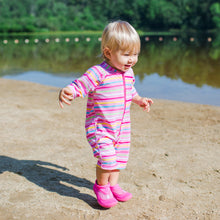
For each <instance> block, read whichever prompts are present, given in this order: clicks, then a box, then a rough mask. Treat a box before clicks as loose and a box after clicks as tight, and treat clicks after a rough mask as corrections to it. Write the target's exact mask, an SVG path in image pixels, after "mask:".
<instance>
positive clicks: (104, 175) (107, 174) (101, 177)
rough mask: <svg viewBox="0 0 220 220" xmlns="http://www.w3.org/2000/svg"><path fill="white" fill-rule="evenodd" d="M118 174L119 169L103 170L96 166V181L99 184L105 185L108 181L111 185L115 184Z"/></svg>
mask: <svg viewBox="0 0 220 220" xmlns="http://www.w3.org/2000/svg"><path fill="white" fill-rule="evenodd" d="M119 174H120V171H119V170H103V169H101V168H99V167H96V178H97V183H98V184H99V185H101V186H103V185H107V184H108V183H110V185H111V186H114V185H116V184H117V183H118V178H119Z"/></svg>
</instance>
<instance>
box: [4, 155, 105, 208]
mask: <svg viewBox="0 0 220 220" xmlns="http://www.w3.org/2000/svg"><path fill="white" fill-rule="evenodd" d="M46 166H47V167H46ZM48 167H51V168H48ZM53 168H56V169H53ZM57 169H61V170H63V171H65V170H68V169H67V168H65V167H61V166H59V165H56V164H53V163H49V162H45V161H39V160H17V159H15V158H11V157H7V156H1V155H0V174H2V173H3V172H5V171H8V172H13V173H15V174H18V175H20V176H23V177H25V178H26V179H27V180H29V181H30V182H32V183H35V184H36V185H38V186H40V187H42V188H44V189H45V190H47V191H50V192H56V193H58V194H60V195H62V196H68V197H75V198H78V199H81V200H83V201H84V202H86V203H87V204H88V205H90V206H91V207H92V208H94V209H102V208H101V207H100V206H99V205H98V203H97V200H96V198H95V197H92V196H91V195H89V194H85V193H81V192H80V191H79V190H77V189H75V188H74V186H78V187H85V188H88V189H91V190H92V188H93V183H92V182H90V181H89V180H87V179H85V178H79V177H77V176H74V175H70V174H68V173H65V172H62V171H59V170H57ZM69 185H72V186H69Z"/></svg>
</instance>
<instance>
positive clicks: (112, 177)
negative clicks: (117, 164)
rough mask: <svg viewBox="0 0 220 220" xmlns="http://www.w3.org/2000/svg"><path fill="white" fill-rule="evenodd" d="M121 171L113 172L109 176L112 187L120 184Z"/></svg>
mask: <svg viewBox="0 0 220 220" xmlns="http://www.w3.org/2000/svg"><path fill="white" fill-rule="evenodd" d="M119 174H120V171H119V170H112V171H111V173H110V176H109V183H110V185H111V186H114V185H116V184H118V179H119Z"/></svg>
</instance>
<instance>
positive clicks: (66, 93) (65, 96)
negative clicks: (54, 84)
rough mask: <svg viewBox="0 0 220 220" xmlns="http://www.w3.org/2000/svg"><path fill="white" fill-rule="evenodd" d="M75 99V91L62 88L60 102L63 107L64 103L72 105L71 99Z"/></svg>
mask: <svg viewBox="0 0 220 220" xmlns="http://www.w3.org/2000/svg"><path fill="white" fill-rule="evenodd" d="M72 100H73V92H72V91H71V89H70V88H68V87H65V88H63V89H61V90H60V93H59V104H60V107H61V108H63V103H65V104H67V105H71V101H72Z"/></svg>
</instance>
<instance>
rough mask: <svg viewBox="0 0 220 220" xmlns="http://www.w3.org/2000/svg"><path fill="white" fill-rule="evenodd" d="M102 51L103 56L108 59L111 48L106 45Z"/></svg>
mask: <svg viewBox="0 0 220 220" xmlns="http://www.w3.org/2000/svg"><path fill="white" fill-rule="evenodd" d="M103 53H104V56H105V57H106V58H107V59H108V60H110V59H111V50H110V49H109V48H108V47H106V48H105V49H104V51H103Z"/></svg>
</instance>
